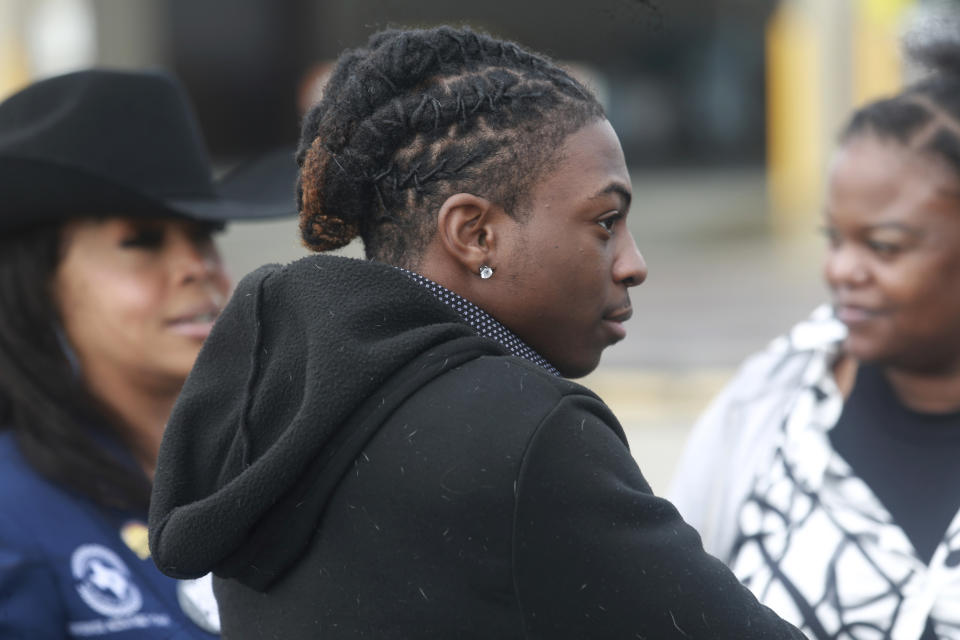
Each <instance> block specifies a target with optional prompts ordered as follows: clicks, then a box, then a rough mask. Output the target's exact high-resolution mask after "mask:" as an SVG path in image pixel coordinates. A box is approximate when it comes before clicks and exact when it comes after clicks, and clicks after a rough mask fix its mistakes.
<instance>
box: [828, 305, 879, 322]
mask: <svg viewBox="0 0 960 640" xmlns="http://www.w3.org/2000/svg"><path fill="white" fill-rule="evenodd" d="M834 313H835V314H836V316H837V319H838V320H839V321H840V322H842V323H844V324H846V325H856V324H862V323H864V322H869V321H871V320H873V319H874V318H876V317H877V316H879V315H881V313H882V312H881V311H880V310H878V309H870V308H868V307H861V306H857V305H850V304H837V305H834Z"/></svg>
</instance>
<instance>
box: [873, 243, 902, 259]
mask: <svg viewBox="0 0 960 640" xmlns="http://www.w3.org/2000/svg"><path fill="white" fill-rule="evenodd" d="M868 244H869V246H870V250H871V251H873V252H874V253H876V254H878V255H881V256H892V255H894V254H896V253H899V251H900V246H899V245H896V244H894V243H892V242H878V241H876V240H871V241H870V242H869V243H868Z"/></svg>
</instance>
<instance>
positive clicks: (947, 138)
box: [840, 9, 960, 176]
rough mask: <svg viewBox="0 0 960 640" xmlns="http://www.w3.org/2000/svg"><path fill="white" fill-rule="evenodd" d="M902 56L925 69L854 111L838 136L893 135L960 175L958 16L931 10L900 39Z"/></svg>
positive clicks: (894, 137) (841, 137)
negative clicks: (918, 77) (889, 94)
mask: <svg viewBox="0 0 960 640" xmlns="http://www.w3.org/2000/svg"><path fill="white" fill-rule="evenodd" d="M904 49H905V52H906V57H907V58H908V59H910V60H913V61H915V62H916V63H918V64H919V65H920V66H921V67H925V68H926V69H928V70H929V71H930V73H929V74H928V75H926V76H925V77H924V78H922V79H921V80H919V81H917V82H915V83H914V84H912V85H910V86H908V87H907V88H906V89H904V90H903V91H902V92H901V93H899V94H897V95H895V96H893V97H890V98H886V99H883V100H877V101H875V102H871V103H869V104H867V105H866V106H864V107H861V108H860V109H858V110H857V111H855V112H854V114H853V116H852V117H851V118H850V121H849V122H848V123H847V126H846V127H845V128H844V129H843V131H842V133H841V136H840V140H841V142H846V141H848V140H850V139H852V138H855V137H857V136H859V135H862V134H872V135H876V136H879V137H882V138H890V139H893V140H896V141H897V142H899V143H900V144H902V145H904V146H905V147H907V148H909V149H913V150H916V151H919V152H922V153H927V154H932V155H934V156H936V157H939V158H941V159H943V160H945V161H946V162H947V163H948V164H949V166H950V167H952V168H953V169H954V171H956V172H957V175H958V176H960V20H958V18H957V13H956V10H955V9H952V10H951V12H950V13H943V12H941V11H935V12H934V14H933V15H930V16H929V17H928V19H927V20H926V21H923V22H921V23H918V24H917V25H916V28H915V29H914V30H913V31H912V32H911V33H909V34H908V35H907V37H906V38H905V41H904Z"/></svg>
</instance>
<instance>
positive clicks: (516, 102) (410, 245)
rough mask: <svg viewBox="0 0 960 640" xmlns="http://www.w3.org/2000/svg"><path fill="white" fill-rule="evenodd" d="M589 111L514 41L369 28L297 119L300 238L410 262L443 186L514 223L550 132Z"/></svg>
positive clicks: (571, 87)
mask: <svg viewBox="0 0 960 640" xmlns="http://www.w3.org/2000/svg"><path fill="white" fill-rule="evenodd" d="M601 117H603V109H602V107H601V106H600V104H599V103H598V102H597V100H596V98H594V96H593V95H592V94H591V93H590V92H589V91H588V90H587V89H585V88H584V87H583V86H582V85H581V84H580V83H579V82H577V81H576V80H574V79H573V78H572V77H571V76H570V75H569V74H568V73H566V72H565V71H563V70H562V69H561V68H560V67H558V66H557V65H556V64H554V63H553V62H551V61H549V60H547V59H546V58H544V57H542V56H540V55H537V54H534V53H531V52H529V51H527V50H525V49H523V48H521V47H520V46H518V45H516V44H514V43H511V42H504V41H501V40H496V39H494V38H492V37H490V36H487V35H484V34H480V33H476V32H474V31H471V30H469V29H454V28H451V27H438V28H434V29H428V30H405V31H396V30H392V31H384V32H381V33H378V34H376V35H374V36H373V37H371V38H370V41H369V42H368V44H367V47H366V48H364V49H356V50H353V51H348V52H347V53H345V54H344V55H342V56H341V57H340V59H339V61H338V63H337V66H336V68H335V69H334V71H333V74H332V76H331V78H330V81H329V83H328V84H327V86H326V89H325V91H324V94H323V99H322V100H321V101H320V102H319V103H318V104H317V105H315V106H314V107H313V108H312V110H311V111H310V112H309V113H308V114H307V116H306V118H305V119H304V123H303V130H302V133H301V137H300V146H299V149H298V152H297V161H298V163H299V165H300V182H299V185H298V198H299V205H300V230H301V233H302V236H303V241H304V244H306V245H307V246H308V247H310V248H312V249H314V250H316V251H326V250H329V249H335V248H337V247H340V246H343V245H345V244H346V243H348V242H349V241H350V240H351V239H353V238H354V237H356V236H357V235H360V236H361V237H362V238H363V242H364V246H365V248H366V254H367V257H368V258H372V259H376V260H380V261H382V262H387V263H390V264H395V265H401V266H408V267H413V266H416V263H417V261H418V260H419V258H420V256H421V254H422V251H423V249H424V248H425V247H426V245H427V244H428V243H429V241H430V239H431V238H432V237H433V234H434V232H435V225H436V213H437V210H438V209H439V208H440V206H441V205H442V203H443V202H444V200H445V199H446V198H447V197H448V196H449V195H451V194H454V193H458V192H469V193H473V194H474V195H478V196H481V197H484V198H487V199H488V200H490V201H492V202H494V203H495V204H497V205H499V206H501V207H503V209H504V210H505V211H506V212H507V213H508V214H509V215H511V216H514V217H515V218H517V219H521V220H522V219H523V216H524V213H525V212H524V207H525V206H526V205H527V201H526V198H527V197H528V196H529V191H530V188H531V187H532V185H533V184H534V183H535V182H536V181H537V180H538V179H539V178H540V177H542V176H543V175H544V174H545V173H546V172H547V171H549V170H550V168H551V167H553V166H555V164H556V163H557V162H558V160H559V158H558V157H557V156H558V149H559V148H560V147H561V146H562V143H563V141H564V140H565V139H566V138H567V136H569V135H570V134H572V133H574V132H575V131H577V130H579V129H580V128H581V127H583V126H585V125H586V124H588V123H589V122H591V121H592V120H595V119H598V118H601Z"/></svg>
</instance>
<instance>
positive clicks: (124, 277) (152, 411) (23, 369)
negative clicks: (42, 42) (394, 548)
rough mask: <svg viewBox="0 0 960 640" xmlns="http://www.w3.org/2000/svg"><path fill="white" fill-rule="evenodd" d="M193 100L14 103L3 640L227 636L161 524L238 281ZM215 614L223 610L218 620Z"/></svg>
mask: <svg viewBox="0 0 960 640" xmlns="http://www.w3.org/2000/svg"><path fill="white" fill-rule="evenodd" d="M283 213H286V211H285V210H284V207H282V206H271V205H268V204H262V205H259V206H255V205H250V204H243V203H239V202H231V201H229V200H227V199H225V198H224V197H222V196H221V195H219V194H218V191H217V190H216V187H215V186H214V184H213V182H212V180H211V170H210V163H209V160H208V157H207V154H206V151H205V150H204V145H203V141H202V139H201V136H200V132H199V129H198V127H197V124H196V122H195V121H194V119H193V116H192V112H191V110H190V107H189V105H188V103H187V101H186V99H185V95H184V93H183V91H182V89H181V88H180V87H179V86H178V85H177V84H176V82H174V81H173V80H172V79H171V78H170V77H168V76H166V75H164V74H161V73H127V72H115V71H101V70H96V71H84V72H79V73H74V74H69V75H66V76H60V77H57V78H52V79H49V80H46V81H42V82H38V83H36V84H34V85H32V86H30V87H28V88H26V89H24V90H23V91H21V92H20V93H18V94H16V95H14V96H12V97H10V98H9V99H7V100H6V101H5V102H3V103H2V104H0V637H3V638H61V637H77V636H82V637H97V636H107V635H109V637H110V638H118V639H119V638H154V637H156V638H160V637H163V638H168V637H171V636H173V635H176V636H177V637H178V638H179V637H184V638H186V637H196V638H202V637H210V634H211V633H216V632H217V631H218V629H219V622H218V620H217V617H216V607H215V604H213V603H212V600H205V599H204V594H205V593H209V589H206V591H205V590H204V587H205V586H206V585H205V584H204V583H203V582H199V583H187V582H179V581H176V580H173V579H170V578H167V577H166V576H163V575H162V574H161V573H160V572H158V571H157V570H156V567H155V566H154V564H153V562H152V561H151V560H150V558H149V551H148V549H147V543H146V526H145V522H146V512H147V505H148V500H149V496H150V485H151V481H152V476H153V471H154V465H155V459H156V455H157V449H158V447H159V442H160V437H161V434H162V432H163V429H164V425H165V423H166V420H167V417H168V415H169V412H170V409H171V407H172V406H173V402H174V399H175V398H176V396H177V394H178V392H179V391H180V388H181V386H182V384H183V382H184V380H185V379H186V377H187V373H188V372H189V371H190V368H191V366H192V365H193V362H194V360H195V358H196V356H197V353H198V352H199V350H200V346H201V344H202V342H203V340H204V338H205V337H206V335H207V334H208V333H209V331H210V328H211V326H212V325H213V321H214V319H215V318H216V317H217V315H218V314H219V313H220V310H221V309H222V308H223V306H224V304H225V302H226V299H227V297H228V294H229V291H230V283H229V281H228V278H227V275H226V273H225V271H224V268H223V265H222V263H221V261H220V257H219V254H218V253H217V249H216V247H215V246H214V243H213V240H212V235H211V234H212V232H213V231H215V230H216V229H218V228H220V227H222V225H223V224H224V222H225V221H227V220H228V219H235V218H241V217H246V218H256V217H269V216H273V215H280V214H283ZM211 605H212V606H211Z"/></svg>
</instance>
